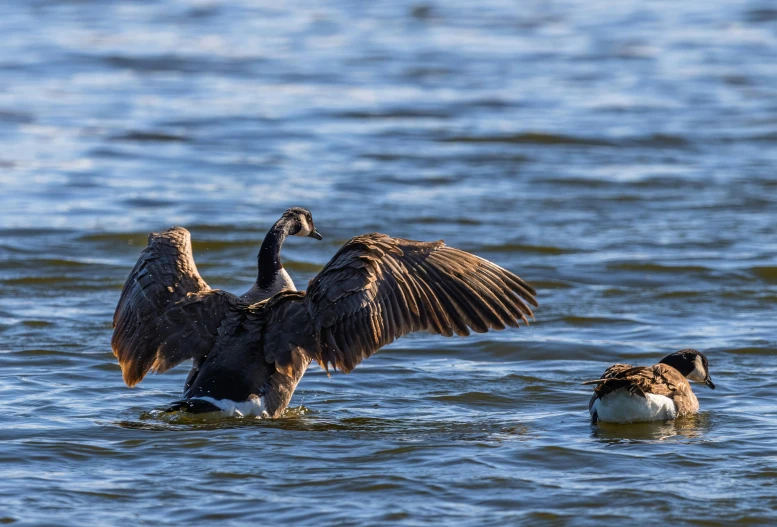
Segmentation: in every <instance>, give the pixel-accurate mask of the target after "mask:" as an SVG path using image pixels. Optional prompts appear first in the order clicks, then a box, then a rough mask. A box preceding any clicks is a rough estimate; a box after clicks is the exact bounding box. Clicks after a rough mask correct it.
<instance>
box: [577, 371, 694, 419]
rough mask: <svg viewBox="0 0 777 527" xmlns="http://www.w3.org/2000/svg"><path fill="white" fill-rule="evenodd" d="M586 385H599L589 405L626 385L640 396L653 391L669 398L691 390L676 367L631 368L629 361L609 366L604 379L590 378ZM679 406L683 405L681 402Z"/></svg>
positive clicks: (682, 395)
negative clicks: (593, 379) (592, 379)
mask: <svg viewBox="0 0 777 527" xmlns="http://www.w3.org/2000/svg"><path fill="white" fill-rule="evenodd" d="M583 384H596V387H595V388H594V397H593V399H592V400H591V403H590V404H589V408H590V407H591V406H592V405H593V401H595V400H596V398H602V397H604V396H605V395H607V394H608V393H610V392H613V391H615V390H617V389H620V388H626V389H628V390H629V392H630V393H631V394H632V395H639V396H641V397H644V396H645V394H648V393H652V394H655V395H663V396H665V397H669V398H670V399H675V398H676V397H684V396H686V391H687V390H689V389H690V386H689V385H688V381H687V380H686V379H685V377H683V375H682V374H681V373H680V372H678V371H677V370H676V369H674V368H672V367H671V366H667V365H666V364H656V365H655V366H650V367H647V366H637V367H630V366H629V365H628V364H616V365H614V366H611V367H609V368H608V369H607V371H605V372H604V375H603V376H602V378H601V379H597V380H595V381H587V382H584V383H583ZM677 403H678V401H677V400H675V404H677ZM678 408H680V406H679V405H678Z"/></svg>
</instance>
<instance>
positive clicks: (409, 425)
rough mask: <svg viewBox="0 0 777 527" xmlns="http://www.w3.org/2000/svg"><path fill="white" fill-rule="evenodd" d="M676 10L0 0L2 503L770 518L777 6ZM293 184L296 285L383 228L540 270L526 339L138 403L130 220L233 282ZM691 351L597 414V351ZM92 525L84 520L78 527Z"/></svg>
mask: <svg viewBox="0 0 777 527" xmlns="http://www.w3.org/2000/svg"><path fill="white" fill-rule="evenodd" d="M773 11H774V10H773V6H772V5H771V2H769V1H768V0H746V1H735V0H730V1H729V0H725V1H720V2H714V3H703V2H672V3H669V2H667V1H663V0H662V1H655V2H650V3H646V2H638V1H622V2H607V1H593V2H592V1H590V0H589V1H585V2H584V1H582V0H560V1H557V2H552V3H551V2H522V3H520V6H517V5H515V4H511V3H509V2H499V1H491V0H485V1H481V2H464V1H460V0H450V1H447V2H435V3H429V2H418V1H405V0H398V1H394V2H366V3H365V2H353V1H351V0H332V1H328V2H305V1H303V2H295V3H293V4H286V3H276V4H272V5H271V4H267V3H257V2H247V1H243V0H233V1H230V2H226V1H221V0H210V1H207V2H201V1H190V0H173V1H170V2H149V1H147V2H131V1H129V0H116V1H112V2H61V1H60V2H53V1H49V0H41V1H36V2H22V1H16V2H13V1H12V2H5V3H4V5H3V16H2V17H0V34H2V36H3V45H2V46H0V86H2V89H0V140H2V145H3V148H2V149H1V150H0V183H1V184H0V414H1V415H2V422H3V426H2V427H0V442H1V443H2V446H3V447H2V448H1V449H0V504H2V505H0V522H9V523H10V522H20V523H22V522H26V524H57V525H94V524H95V523H99V524H100V525H107V524H119V523H122V524H124V523H126V522H127V521H128V520H130V519H131V521H135V522H138V523H143V522H145V523H149V524H154V525H161V524H172V525H180V524H182V523H191V524H195V525H200V524H203V523H206V522H207V521H208V520H216V521H218V522H220V523H222V524H234V525H245V524H248V523H263V524H264V523H267V519H268V518H272V521H273V522H274V523H278V524H302V525H310V524H315V525H322V524H336V525H354V526H361V525H397V524H411V525H423V524H430V525H440V524H444V525H452V526H475V525H477V526H482V525H516V524H526V525H543V524H544V525H566V524H574V525H584V524H602V523H607V524H612V523H616V522H617V523H626V522H627V521H633V519H634V518H635V517H638V518H640V520H641V521H644V522H649V523H663V524H670V525H675V524H680V523H690V524H695V525H705V526H713V525H730V524H733V523H737V522H739V523H751V524H762V525H768V524H774V523H775V522H777V516H776V515H775V512H774V511H775V510H777V497H776V496H775V493H774V492H773V488H772V487H771V485H772V482H773V480H774V477H775V474H777V448H775V446H774V437H775V433H777V404H775V403H774V401H776V400H777V382H774V381H773V379H774V373H775V371H777V364H776V363H775V360H774V356H775V353H774V352H775V349H776V346H775V336H774V335H775V331H774V329H775V322H774V306H775V300H777V238H775V232H774V225H775V211H777V180H776V179H775V177H774V174H775V173H777V148H775V145H776V144H777V105H775V102H774V101H775V100H777V69H775V68H774V67H773V64H774V57H775V56H777V24H776V22H777V18H775V16H774V13H773ZM291 205H301V206H305V207H307V208H309V209H311V210H312V212H313V215H314V217H315V221H316V225H317V227H318V228H319V229H320V230H321V232H322V233H323V234H324V236H325V239H324V241H322V242H320V243H316V244H311V243H307V242H306V241H304V240H296V239H293V240H289V241H287V242H286V244H285V246H284V259H285V260H284V263H285V265H286V267H287V269H288V270H289V272H290V273H291V274H292V275H293V278H294V281H295V283H297V284H304V283H306V282H307V281H308V280H309V279H310V278H311V277H312V276H314V274H315V273H316V272H317V270H318V269H320V268H321V266H323V265H324V263H326V261H327V260H328V259H329V258H330V257H331V256H332V255H333V254H334V253H335V252H336V251H337V249H338V248H339V247H340V245H341V244H342V243H343V242H344V241H345V240H347V239H349V238H350V237H352V236H354V235H357V234H361V233H364V232H371V231H380V232H386V233H389V234H391V235H394V236H403V237H409V238H415V239H426V240H436V239H440V238H444V239H445V240H446V242H447V243H448V244H450V245H453V246H456V247H461V248H463V249H466V250H470V251H474V252H476V253H478V254H481V255H482V256H484V257H486V258H488V259H490V260H493V261H495V262H498V263H499V264H501V265H503V266H506V267H508V268H509V269H511V270H514V271H516V272H517V273H518V274H519V275H521V276H522V277H524V278H525V279H527V280H528V281H529V282H531V283H532V284H533V285H534V286H535V287H536V288H537V289H538V292H539V297H538V299H539V301H540V304H541V307H540V308H539V309H538V310H537V311H536V315H537V320H536V322H535V323H533V324H532V325H531V326H530V327H524V328H521V329H519V330H517V331H514V330H510V331H504V332H498V333H490V334H486V335H474V336H472V337H470V338H467V339H441V338H436V337H431V336H428V335H417V336H413V337H409V338H406V339H402V340H400V341H399V342H397V343H396V344H394V345H392V346H391V347H390V348H389V349H386V350H384V351H383V352H382V353H380V354H378V355H377V356H375V357H372V358H370V359H369V360H367V361H365V363H364V364H362V365H360V366H359V368H357V369H356V370H355V371H354V372H353V373H351V374H349V375H343V374H339V373H335V374H333V375H332V376H331V377H327V376H326V375H325V374H324V373H323V372H322V371H320V370H318V369H316V368H311V369H310V370H309V372H308V374H306V376H305V378H304V379H303V381H302V382H301V384H300V386H299V388H298V390H297V392H296V393H295V395H294V398H293V400H292V407H291V409H290V410H289V413H288V414H287V416H286V417H285V418H284V419H281V420H276V421H262V420H248V419H219V420H214V419H202V418H199V417H198V418H196V419H195V418H192V417H191V416H183V415H179V414H162V413H159V412H158V411H156V410H155V409H161V408H164V407H165V405H166V404H167V403H169V402H170V401H172V400H175V399H177V398H179V397H180V387H181V386H182V385H183V383H184V378H185V375H186V371H185V368H179V369H176V370H173V371H172V372H169V373H166V374H165V375H160V376H151V377H149V378H147V379H146V380H144V382H143V383H142V384H141V385H140V386H138V387H137V388H134V389H128V388H126V387H125V386H124V385H123V383H122V381H121V374H120V371H119V368H118V366H117V365H116V362H115V358H114V357H113V355H112V353H111V351H110V334H111V317H112V314H113V308H114V306H115V303H116V300H117V299H118V296H119V294H120V291H121V287H122V284H123V282H124V280H125V278H126V276H127V273H128V272H129V270H130V268H131V267H132V265H133V264H134V262H135V260H136V259H137V256H138V253H139V252H140V250H141V249H142V247H143V246H144V245H145V243H146V236H147V233H148V232H150V231H158V230H160V229H163V228H166V227H168V226H170V225H175V224H177V225H183V226H186V227H187V228H188V229H189V230H190V231H191V232H192V238H193V247H194V253H195V258H196V260H197V264H198V268H199V270H200V272H201V273H202V274H203V276H204V278H205V279H206V281H207V282H208V283H209V284H210V285H211V286H212V287H217V288H224V289H227V290H230V291H235V292H242V291H244V290H246V289H247V288H248V286H249V285H250V284H251V283H252V281H253V279H254V277H255V268H254V266H255V262H256V254H257V252H258V249H259V244H260V243H261V240H262V237H263V235H264V233H265V231H266V229H267V228H268V226H269V225H271V224H272V222H273V221H274V220H275V219H277V217H278V215H279V213H280V212H281V211H282V210H284V209H285V208H286V207H288V206H291ZM689 346H690V347H694V348H697V349H701V350H703V351H705V352H707V355H708V357H709V359H710V367H711V371H712V374H713V378H715V380H716V383H718V382H719V388H718V389H717V390H715V391H714V392H711V391H709V390H704V389H701V390H698V391H697V395H698V397H699V398H700V403H701V408H702V413H701V414H700V415H698V416H696V417H693V418H687V419H682V420H679V421H676V422H672V423H653V424H641V425H626V426H623V425H621V426H614V425H607V424H600V425H599V426H596V427H592V426H591V425H590V423H589V420H588V412H587V404H588V399H589V396H590V393H591V392H590V390H589V389H586V387H582V386H580V383H581V382H582V381H585V380H588V379H592V378H596V376H597V375H599V374H601V372H602V371H603V370H604V368H605V367H607V366H609V365H611V364H613V363H615V362H631V363H634V364H653V363H655V362H656V361H657V360H659V359H660V358H661V357H663V356H664V355H666V354H667V353H669V352H671V351H674V350H677V349H680V348H684V347H689ZM95 518H99V519H95Z"/></svg>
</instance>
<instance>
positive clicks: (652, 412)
mask: <svg viewBox="0 0 777 527" xmlns="http://www.w3.org/2000/svg"><path fill="white" fill-rule="evenodd" d="M594 412H596V415H597V419H598V420H599V421H602V422H605V423H639V422H645V421H668V420H670V419H674V418H675V417H677V407H676V406H675V404H674V401H672V400H671V399H670V398H669V397H665V396H663V395H655V394H653V393H648V394H646V395H645V397H642V396H639V395H631V394H630V393H629V392H628V390H626V389H625V388H621V389H620V390H615V391H614V392H610V393H608V394H607V395H605V396H604V397H603V398H601V399H597V400H596V402H594V404H593V406H592V407H591V415H593V413H594Z"/></svg>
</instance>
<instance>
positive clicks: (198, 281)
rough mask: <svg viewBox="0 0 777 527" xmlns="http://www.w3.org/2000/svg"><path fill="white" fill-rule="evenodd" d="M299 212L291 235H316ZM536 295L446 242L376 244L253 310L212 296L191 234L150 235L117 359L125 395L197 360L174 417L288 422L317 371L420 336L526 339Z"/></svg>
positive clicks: (348, 247) (336, 260)
mask: <svg viewBox="0 0 777 527" xmlns="http://www.w3.org/2000/svg"><path fill="white" fill-rule="evenodd" d="M298 210H302V211H304V213H306V214H304V218H303V217H302V216H298V221H296V224H295V225H290V226H287V227H284V228H283V229H282V231H283V234H300V233H302V235H304V234H305V233H312V232H314V231H315V228H314V227H313V224H312V218H311V217H310V215H309V212H308V211H305V210H304V209H298ZM287 213H288V211H287ZM292 216H293V215H292ZM291 223H294V221H291ZM315 232H316V234H317V231H315ZM308 235H309V234H308ZM317 237H319V238H320V235H319V236H317ZM281 241H282V240H281ZM276 254H277V253H276ZM260 260H261V252H260ZM277 263H278V265H280V259H279V258H278V259H277ZM260 274H261V263H260ZM252 290H253V289H252ZM535 294H536V293H535V291H534V289H533V288H532V287H531V286H530V285H529V284H528V283H527V282H525V281H524V280H522V279H521V278H519V277H518V276H516V275H515V274H513V273H511V272H510V271H507V270H506V269H503V268H501V267H499V266H498V265H495V264H493V263H491V262H489V261H487V260H484V259H482V258H479V257H478V256H475V255H473V254H470V253H467V252H465V251H461V250H459V249H454V248H452V247H447V246H446V245H445V244H444V243H443V242H442V241H437V242H419V241H412V240H405V239H401V238H392V237H389V236H387V235H385V234H379V233H372V234H364V235H362V236H357V237H355V238H352V239H351V240H349V241H348V242H347V243H346V244H345V245H343V247H342V248H341V249H340V250H339V251H338V252H337V253H336V254H335V255H334V257H333V258H332V259H331V260H330V261H329V263H327V264H326V266H325V267H324V268H323V270H321V272H320V273H319V274H318V275H317V276H316V277H314V278H313V279H312V280H311V281H310V283H309V285H308V289H307V291H306V292H302V291H296V290H294V288H293V286H288V287H280V288H279V289H278V290H277V291H275V292H272V294H271V296H269V297H268V298H264V299H260V300H259V301H256V295H253V296H252V295H248V296H247V295H243V296H236V295H233V294H231V293H228V292H226V291H222V290H218V289H211V288H210V287H208V285H207V284H206V283H205V282H204V281H203V279H202V278H201V277H200V275H199V273H198V272H197V267H196V266H195V263H194V259H193V257H192V249H191V239H190V235H189V232H188V231H187V230H186V229H183V228H181V227H173V228H171V229H168V230H166V231H164V232H162V233H158V234H157V233H152V234H150V235H149V241H148V246H147V247H146V248H145V249H144V250H143V252H142V254H141V256H140V259H139V260H138V262H137V264H136V265H135V268H134V269H133V270H132V272H131V273H130V275H129V278H128V279H127V282H126V284H125V286H124V290H123V292H122V295H121V298H120V300H119V303H118V306H117V308H116V313H115V315H114V333H113V339H112V347H113V351H114V354H115V355H116V356H117V357H118V361H119V365H120V366H121V369H122V374H123V377H124V381H125V382H126V384H127V385H128V386H134V385H136V384H137V383H139V382H140V381H141V380H142V379H143V377H144V376H145V375H146V374H147V373H148V372H149V371H153V372H157V373H162V372H165V371H167V370H168V369H170V368H172V367H174V366H176V365H177V364H179V363H181V362H183V361H184V360H187V359H192V360H193V367H192V370H191V372H190V373H189V376H188V378H187V380H186V384H185V387H184V393H183V398H182V399H181V400H180V401H176V402H175V403H173V404H172V405H171V406H170V407H169V409H168V410H170V411H177V410H180V411H188V412H195V413H201V412H219V413H220V415H232V416H244V417H248V416H255V417H279V416H281V414H282V412H283V411H284V409H285V408H286V407H287V406H288V404H289V401H290V400H291V396H292V394H293V393H294V390H295V388H296V387H297V384H298V383H299V381H300V379H301V378H302V376H303V374H304V373H305V370H306V369H307V367H308V365H309V364H310V363H311V362H312V361H316V362H317V363H318V364H319V365H320V366H321V367H322V368H324V369H325V370H326V371H327V372H328V371H329V368H330V367H332V368H335V369H338V370H341V371H343V372H345V373H348V372H350V371H351V370H352V369H353V368H354V367H356V366H357V365H358V364H359V363H360V362H361V361H362V360H364V359H366V358H367V357H369V356H371V355H373V354H374V353H376V352H377V351H378V350H379V349H380V348H382V347H383V346H386V345H387V344H390V343H391V342H393V341H394V340H396V339H398V338H399V337H401V336H403V335H406V334H408V333H412V332H415V331H427V332H430V333H433V334H439V335H444V336H452V335H454V334H457V335H468V334H469V333H470V331H475V332H478V333H483V332H486V331H488V330H491V329H495V330H501V329H505V328H506V327H508V326H509V327H518V325H519V323H520V322H524V323H528V318H529V317H532V316H533V314H532V311H531V307H530V305H531V306H535V307H536V306H537V305H538V304H537V301H536V300H535Z"/></svg>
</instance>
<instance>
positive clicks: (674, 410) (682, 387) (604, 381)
mask: <svg viewBox="0 0 777 527" xmlns="http://www.w3.org/2000/svg"><path fill="white" fill-rule="evenodd" d="M688 380H691V381H695V382H701V383H704V384H706V385H707V386H709V387H710V388H712V389H713V390H714V389H715V384H713V382H712V379H711V378H710V372H709V366H708V363H707V357H705V356H704V354H703V353H702V352H700V351H696V350H694V349H684V350H680V351H677V352H675V353H672V354H670V355H667V356H666V357H664V358H663V359H661V361H660V362H659V363H658V364H656V365H655V366H636V367H634V366H631V365H629V364H615V365H613V366H610V367H609V368H607V370H606V371H605V372H604V375H602V377H601V378H600V379H596V380H593V381H586V382H584V383H583V384H595V385H596V386H595V387H594V394H593V396H592V397H591V402H590V403H589V404H588V411H589V413H590V414H591V422H592V423H596V422H597V421H602V422H609V423H638V422H645V421H667V420H671V419H675V418H677V417H682V416H685V415H690V414H694V413H696V412H698V411H699V401H698V399H696V395H694V393H693V390H692V389H691V385H690V383H689V382H688Z"/></svg>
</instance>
